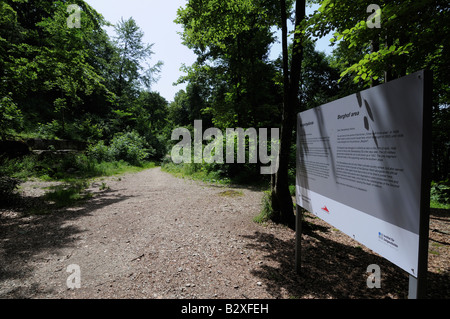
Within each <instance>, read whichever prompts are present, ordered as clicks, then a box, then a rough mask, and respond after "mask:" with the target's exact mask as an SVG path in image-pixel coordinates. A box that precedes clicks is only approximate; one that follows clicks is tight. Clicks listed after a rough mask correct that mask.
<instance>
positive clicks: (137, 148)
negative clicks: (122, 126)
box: [110, 131, 148, 165]
mask: <svg viewBox="0 0 450 319" xmlns="http://www.w3.org/2000/svg"><path fill="white" fill-rule="evenodd" d="M144 148H145V140H144V139H143V138H142V137H141V136H140V135H139V134H138V133H136V132H135V131H132V132H126V133H117V134H116V135H115V136H114V138H113V140H112V141H111V145H110V154H111V156H112V158H114V159H115V160H124V161H126V162H128V163H130V164H132V165H140V164H141V162H142V161H143V160H144V159H145V158H147V157H148V153H147V151H146V150H145V149H144Z"/></svg>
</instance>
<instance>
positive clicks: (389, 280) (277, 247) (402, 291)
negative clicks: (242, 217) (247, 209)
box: [243, 222, 450, 299]
mask: <svg viewBox="0 0 450 319" xmlns="http://www.w3.org/2000/svg"><path fill="white" fill-rule="evenodd" d="M303 228H304V235H303V240H302V270H301V274H300V275H297V273H296V272H295V258H294V256H295V238H293V239H290V240H280V239H278V238H276V237H275V236H273V235H271V234H266V233H261V232H255V233H254V234H253V235H246V236H243V237H245V238H247V239H251V240H252V242H253V243H252V244H249V245H248V246H247V248H249V249H255V250H262V251H264V252H265V253H266V258H267V259H268V260H271V261H273V262H274V263H275V265H276V266H269V265H262V266H261V267H259V268H258V269H256V270H253V271H252V273H253V275H255V276H256V277H259V278H261V279H262V281H264V282H266V283H267V288H266V289H267V292H268V293H269V294H270V295H271V296H273V297H274V298H281V297H282V292H285V293H286V292H287V293H288V295H289V296H290V297H291V298H319V299H327V298H337V299H347V298H352V299H376V298H385V297H386V296H389V297H391V298H400V299H406V298H407V296H408V274H407V273H406V272H404V271H403V270H401V269H400V268H398V267H397V266H395V265H394V264H392V263H390V262H389V261H387V260H386V259H384V258H382V257H380V256H378V255H375V254H373V253H370V252H368V251H366V250H363V249H362V248H361V247H360V246H355V247H353V246H348V245H345V244H342V243H339V242H336V241H332V240H330V239H328V238H326V233H327V232H329V231H332V229H331V228H327V227H324V226H319V225H315V224H311V223H305V222H304V225H303ZM342 236H346V235H345V234H342ZM271 264H273V263H271ZM372 264H376V265H379V266H380V268H381V288H380V289H369V288H368V287H367V279H368V277H369V273H367V272H366V271H367V267H368V266H369V265H372ZM428 280H429V289H428V297H429V298H439V299H442V298H449V297H450V289H449V288H450V283H449V273H448V272H446V273H442V274H436V273H431V272H429V275H428Z"/></svg>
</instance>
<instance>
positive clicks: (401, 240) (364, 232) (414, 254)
mask: <svg viewBox="0 0 450 319" xmlns="http://www.w3.org/2000/svg"><path fill="white" fill-rule="evenodd" d="M299 195H301V196H299ZM296 199H297V205H299V206H301V207H303V208H305V209H306V210H308V211H309V212H311V213H313V214H314V215H316V216H317V217H319V218H320V219H322V220H324V221H325V222H327V223H329V224H331V225H333V226H334V227H336V228H338V229H339V230H341V231H342V232H344V233H345V234H347V235H348V236H350V237H352V238H353V239H355V240H356V241H358V242H360V243H361V244H363V245H365V246H366V247H368V248H369V249H371V250H373V251H374V252H376V253H377V254H379V255H381V256H382V257H384V258H386V259H388V260H389V261H391V262H392V263H394V264H395V265H397V266H398V267H400V268H402V269H403V270H405V271H406V272H407V273H409V274H410V275H412V276H414V277H417V268H418V258H419V235H417V234H414V233H412V232H410V231H408V230H405V229H403V228H400V227H398V226H395V225H393V224H390V223H388V222H385V221H383V220H381V219H378V218H376V217H373V216H371V215H368V214H366V213H364V212H362V211H359V210H356V209H354V208H352V207H349V206H347V205H344V204H342V203H340V202H337V201H335V200H332V199H330V198H327V197H325V196H322V195H320V194H318V193H315V192H312V191H310V190H307V189H304V188H301V187H300V186H298V185H297V187H296ZM392 213H393V214H395V213H396V212H392Z"/></svg>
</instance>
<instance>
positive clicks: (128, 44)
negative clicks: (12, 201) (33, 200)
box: [0, 0, 450, 204]
mask: <svg viewBox="0 0 450 319" xmlns="http://www.w3.org/2000/svg"><path fill="white" fill-rule="evenodd" d="M302 3H303V2H302V1H297V2H296V1H292V0H288V1H284V0H282V1H277V0H229V1H221V0H208V1H200V0H190V1H188V2H187V3H186V6H185V7H184V8H180V9H179V11H178V18H177V20H176V21H175V23H178V24H180V25H181V26H182V27H183V30H184V32H183V33H182V35H181V37H182V39H183V41H184V44H185V45H186V46H188V47H189V48H190V49H192V50H193V51H194V52H195V53H196V54H197V56H198V59H197V62H196V63H194V64H193V65H191V66H184V71H185V74H186V75H185V76H184V77H183V78H181V79H174V81H178V82H179V83H186V85H187V86H186V89H185V90H180V91H179V92H178V93H177V94H176V96H175V98H174V101H166V100H165V99H164V98H163V97H162V96H161V95H160V94H159V93H158V92H154V91H152V83H154V81H157V78H158V74H159V72H161V66H162V62H160V61H152V59H151V58H152V54H153V52H152V45H151V44H146V43H144V42H143V40H142V39H143V32H144V31H145V30H141V29H140V27H139V26H138V25H137V24H136V22H135V21H134V20H133V18H130V19H128V20H121V21H118V22H117V23H116V24H115V25H114V27H115V36H113V37H111V36H109V35H108V34H107V32H106V31H105V26H107V25H110V23H109V22H107V21H105V19H104V18H103V17H102V15H101V13H98V12H96V11H95V10H94V9H93V8H92V7H90V6H89V5H88V4H87V3H85V2H84V1H81V0H69V1H64V0H61V1H45V0H34V1H28V0H0V138H1V140H2V143H3V144H2V152H4V153H8V151H9V153H11V145H12V144H8V143H7V142H8V141H16V142H17V141H24V143H25V141H27V140H29V139H36V138H39V139H50V140H73V141H80V142H83V143H85V145H86V148H85V150H84V152H82V153H76V154H72V153H70V154H66V155H64V156H58V157H55V156H50V157H45V156H38V155H36V154H19V155H22V156H20V157H17V156H11V154H8V156H6V155H2V157H1V168H0V176H1V178H0V179H1V181H2V182H1V185H2V186H1V187H0V188H2V190H1V191H0V193H1V195H2V196H4V197H5V196H7V194H9V192H10V191H11V190H12V189H14V188H15V187H16V186H17V183H18V182H16V179H17V178H28V177H31V176H34V177H39V178H46V179H61V178H66V179H67V178H70V177H72V178H76V177H92V176H100V175H102V174H106V173H107V171H108V168H111V165H113V166H114V167H118V166H120V165H134V166H141V167H142V166H144V167H145V165H146V163H147V162H149V161H153V162H159V163H162V164H163V166H164V167H165V169H166V170H168V171H172V172H175V171H177V172H182V173H183V174H190V175H196V174H197V175H199V176H203V178H207V179H209V180H221V181H235V182H248V181H254V182H258V183H263V184H264V185H267V186H268V185H269V183H270V176H269V177H267V176H261V175H260V174H259V166H258V165H256V164H225V165H219V164H206V163H205V164H180V165H175V164H173V163H171V160H170V158H168V157H167V154H170V149H171V147H172V146H173V145H174V143H175V142H174V141H171V132H172V130H173V129H174V128H177V127H186V128H189V129H191V130H192V129H193V124H194V120H198V119H202V120H203V126H204V127H217V128H219V129H222V130H225V129H226V128H237V127H242V128H249V127H254V128H272V127H282V123H283V119H284V117H285V114H286V113H284V111H285V110H284V106H285V104H286V95H285V94H286V91H285V90H286V89H287V85H286V83H289V82H286V80H289V78H286V76H287V75H289V74H293V73H295V72H296V71H300V72H299V85H298V88H297V89H298V94H295V97H296V98H297V101H296V102H295V105H294V109H293V111H295V113H297V112H300V111H302V110H306V109H309V108H313V107H316V106H319V105H321V104H324V103H327V102H330V101H333V100H335V99H338V98H340V97H344V96H347V95H350V94H353V93H356V92H357V91H359V90H362V89H365V88H368V87H370V86H374V85H378V84H380V83H383V82H385V81H389V80H392V79H394V78H397V77H400V76H403V75H406V74H409V73H413V72H415V71H418V70H421V69H429V70H432V71H433V75H434V86H433V139H432V141H429V142H430V143H432V146H433V151H432V154H431V158H432V171H431V176H432V179H433V181H434V184H433V185H434V186H435V187H434V190H433V191H434V192H435V193H434V194H435V195H436V196H437V197H436V199H438V200H439V201H441V202H446V203H447V204H448V203H449V202H450V199H449V197H450V196H449V191H448V189H449V188H450V187H449V186H450V184H449V182H448V179H449V173H450V171H449V168H450V163H449V158H450V108H449V104H450V86H449V84H450V74H449V72H448V71H449V70H450V52H449V45H450V37H449V34H450V32H449V31H450V30H449V28H450V24H449V22H448V21H450V9H449V5H448V2H447V1H440V0H422V1H417V0H414V1H412V0H409V1H384V0H383V1H378V5H379V6H380V7H381V8H382V15H381V17H380V19H381V20H380V23H381V25H382V27H381V28H368V27H367V22H366V21H367V18H368V17H369V15H370V13H367V11H366V8H367V6H368V5H369V4H370V2H367V1H362V0H358V1H350V0H344V1H331V0H323V1H311V3H316V4H319V5H320V9H319V10H318V11H316V12H314V13H313V14H311V15H309V16H300V12H299V10H294V9H298V8H299V4H300V5H301V4H302ZM72 4H76V5H77V6H78V7H79V8H81V11H80V23H81V25H80V27H79V28H78V27H73V26H72V27H69V25H68V18H69V17H70V15H71V13H73V12H71V11H70V9H69V10H68V7H69V6H70V5H72ZM124 5H125V4H124ZM286 22H288V23H291V24H293V25H294V29H293V31H292V32H291V33H290V34H285V33H283V37H286V39H289V40H290V41H289V42H286V43H285V44H286V45H285V47H284V53H285V54H283V55H282V56H280V57H279V58H278V59H276V60H270V59H269V52H270V47H271V46H272V45H273V44H274V43H275V41H277V38H276V33H275V30H277V29H282V30H285V28H284V26H285V25H286ZM161 32H164V30H162V31H161ZM330 33H332V34H334V35H335V36H334V39H333V40H334V51H333V53H332V55H330V56H327V55H325V54H324V53H323V52H318V51H317V50H316V49H315V44H314V39H315V38H317V37H321V36H324V35H326V34H330ZM299 43H300V45H299ZM299 48H301V59H298V56H297V55H296V52H297V51H296V50H299ZM296 61H300V62H301V63H300V64H298V62H296ZM296 63H297V64H296ZM288 73H289V74H288ZM289 134H292V135H293V134H294V132H293V131H292V132H289ZM8 145H9V146H8ZM15 147H16V146H15ZM6 148H9V150H7V149H6ZM18 153H20V152H18ZM13 155H14V154H13ZM288 163H289V165H288V166H287V167H286V168H283V170H284V169H286V170H287V176H288V179H289V183H290V185H294V183H295V139H294V143H291V146H290V150H289V161H288Z"/></svg>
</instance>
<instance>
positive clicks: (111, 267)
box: [0, 168, 450, 299]
mask: <svg viewBox="0 0 450 319" xmlns="http://www.w3.org/2000/svg"><path fill="white" fill-rule="evenodd" d="M49 185H50V184H49V183H45V182H40V181H29V182H26V183H25V184H23V185H22V187H21V192H22V205H21V208H20V209H14V208H9V209H2V210H0V298H6V299H9V298H32V299H40V298H50V299H60V298H61V299H73V298H81V299H110V298H115V299H117V298H119V299H122V298H123V299H125V298H127V299H129V298H131V299H143V298H151V299H182V298H189V299H216V298H217V299H245V298H251V299H274V298H280V299H288V298H320V299H325V298H339V299H340V298H354V299H360V298H363V299H372V298H394V299H397V298H399V299H404V298H406V297H407V293H408V275H407V274H406V273H405V272H404V271H402V270H400V269H399V268H398V267H396V266H394V265H393V264H391V263H390V262H389V261H387V260H385V259H383V258H381V257H380V256H378V255H377V254H375V253H373V252H372V251H370V250H369V249H367V248H365V247H363V246H362V245H361V244H359V243H358V242H356V241H354V240H353V239H352V238H350V237H348V236H346V235H345V234H343V233H342V232H340V231H338V230H337V229H335V228H333V227H332V226H330V225H328V224H326V223H325V222H323V221H321V220H320V219H317V218H314V217H313V216H312V215H306V218H305V224H304V228H305V230H304V234H303V237H302V240H303V246H302V273H301V275H297V274H296V272H295V269H294V263H295V259H294V256H295V232H294V231H293V230H291V229H289V228H287V227H284V226H280V225H276V224H273V223H270V222H269V223H265V224H257V223H255V222H254V221H253V218H254V217H255V216H256V215H258V214H259V212H260V209H261V198H262V192H261V191H260V190H257V189H252V188H246V187H230V186H217V185H211V184H205V183H203V182H199V181H192V180H186V179H179V178H176V177H173V176H172V175H170V174H168V173H165V172H162V171H161V169H160V168H154V169H149V170H145V171H142V172H140V173H134V174H125V175H123V176H121V177H120V178H118V177H111V178H106V179H103V180H98V181H96V182H95V183H93V184H92V185H91V188H90V189H89V190H88V191H89V192H91V193H92V196H91V197H90V198H89V199H87V200H85V201H83V202H80V203H79V204H78V205H76V206H75V207H70V208H63V209H53V208H51V205H50V204H48V203H45V202H44V201H43V199H42V196H43V194H44V192H45V191H46V190H45V189H43V187H46V186H49ZM39 211H40V212H41V213H37V212H39ZM30 212H33V214H30ZM449 234H450V214H449V212H448V211H444V210H432V211H431V216H430V245H429V266H428V267H429V273H428V279H429V285H428V286H429V287H428V288H429V289H428V297H429V298H439V299H442V298H450V280H449V279H450V277H449V274H450V272H449V260H450V255H449V245H450V236H449ZM372 264H377V265H379V266H380V269H381V288H380V289H376V288H375V289H369V288H368V287H367V278H368V276H369V273H367V272H366V271H367V267H368V266H369V265H372ZM71 265H76V267H78V268H77V269H79V271H80V272H79V275H80V276H79V278H80V288H75V289H69V287H68V279H70V280H69V286H71V284H73V283H75V282H76V281H73V280H72V278H73V275H75V274H77V272H75V273H72V272H71V271H73V269H74V268H71V267H72V266H71ZM68 271H69V272H68ZM69 277H70V278H69Z"/></svg>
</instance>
